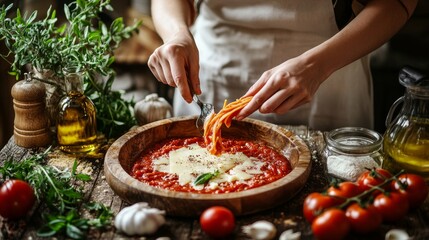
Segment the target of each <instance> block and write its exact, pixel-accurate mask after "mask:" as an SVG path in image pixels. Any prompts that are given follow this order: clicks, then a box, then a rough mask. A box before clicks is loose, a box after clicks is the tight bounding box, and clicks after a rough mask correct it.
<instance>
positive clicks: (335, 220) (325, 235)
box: [311, 208, 350, 240]
mask: <svg viewBox="0 0 429 240" xmlns="http://www.w3.org/2000/svg"><path fill="white" fill-rule="evenodd" d="M311 230H312V231H313V235H314V236H315V237H316V238H317V239H319V240H324V239H329V240H337V239H343V238H344V237H345V236H346V235H347V234H348V233H349V231H350V222H349V220H348V219H347V217H346V214H345V212H344V211H342V210H340V209H337V208H331V209H328V210H326V211H324V212H323V213H322V214H321V215H319V216H318V217H317V218H316V219H314V221H313V223H312V224H311Z"/></svg>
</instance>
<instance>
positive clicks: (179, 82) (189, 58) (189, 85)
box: [148, 29, 201, 103]
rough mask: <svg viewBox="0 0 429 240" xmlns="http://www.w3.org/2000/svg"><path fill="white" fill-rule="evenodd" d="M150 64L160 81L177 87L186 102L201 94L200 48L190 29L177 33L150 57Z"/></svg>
mask: <svg viewBox="0 0 429 240" xmlns="http://www.w3.org/2000/svg"><path fill="white" fill-rule="evenodd" d="M148 66H149V68H150V70H151V71H152V73H153V74H154V76H155V77H156V78H157V79H158V81H160V82H162V83H164V84H167V85H169V86H171V87H177V88H178V89H179V91H180V94H181V95H182V97H183V99H185V101H186V102H188V103H190V102H192V95H193V94H192V93H195V94H197V95H198V94H201V89H200V80H199V76H198V73H199V57H198V49H197V46H196V45H195V41H194V39H193V37H192V34H191V33H190V32H189V30H187V29H186V30H184V31H180V32H178V33H176V34H175V35H174V36H173V37H172V38H170V39H169V40H168V41H165V43H164V44H163V45H161V46H160V47H158V48H157V49H155V51H154V52H153V53H152V55H151V56H150V57H149V60H148Z"/></svg>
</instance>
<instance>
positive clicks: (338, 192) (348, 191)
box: [327, 182, 360, 203]
mask: <svg viewBox="0 0 429 240" xmlns="http://www.w3.org/2000/svg"><path fill="white" fill-rule="evenodd" d="M327 193H328V195H329V196H335V197H336V198H337V200H339V202H340V203H342V202H344V201H345V200H346V199H347V198H351V197H354V196H357V195H358V194H359V193H360V190H359V187H358V185H357V184H355V183H353V182H342V183H339V184H338V185H334V186H330V187H329V188H328V190H327Z"/></svg>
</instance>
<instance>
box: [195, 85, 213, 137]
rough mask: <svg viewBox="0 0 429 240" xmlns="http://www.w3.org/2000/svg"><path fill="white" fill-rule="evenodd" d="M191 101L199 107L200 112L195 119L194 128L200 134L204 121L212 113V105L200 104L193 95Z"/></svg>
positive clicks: (202, 130) (198, 99)
mask: <svg viewBox="0 0 429 240" xmlns="http://www.w3.org/2000/svg"><path fill="white" fill-rule="evenodd" d="M192 93H193V92H192ZM192 99H193V100H194V102H196V103H197V104H198V106H200V109H201V112H200V115H199V116H198V118H197V122H196V126H197V128H198V130H200V133H204V122H205V121H206V118H207V116H208V115H210V113H211V112H213V108H214V107H213V104H210V103H204V102H202V101H201V100H200V98H199V97H198V96H197V94H195V93H193V96H192Z"/></svg>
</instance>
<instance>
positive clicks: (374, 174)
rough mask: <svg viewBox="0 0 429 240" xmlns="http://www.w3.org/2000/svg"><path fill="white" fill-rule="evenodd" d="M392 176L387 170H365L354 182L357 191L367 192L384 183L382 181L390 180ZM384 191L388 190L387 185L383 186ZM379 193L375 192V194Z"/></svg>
mask: <svg viewBox="0 0 429 240" xmlns="http://www.w3.org/2000/svg"><path fill="white" fill-rule="evenodd" d="M391 177H392V174H391V173H390V172H388V171H387V170H384V169H382V168H376V169H372V170H367V171H365V172H363V173H362V174H361V175H360V176H359V177H358V179H357V180H356V184H357V185H358V186H359V190H360V191H361V192H364V191H366V190H369V189H370V188H371V187H373V186H377V185H380V184H381V183H383V182H384V180H386V179H388V178H391ZM383 188H384V189H385V190H389V184H386V185H384V186H383ZM378 193H380V191H375V194H378Z"/></svg>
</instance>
